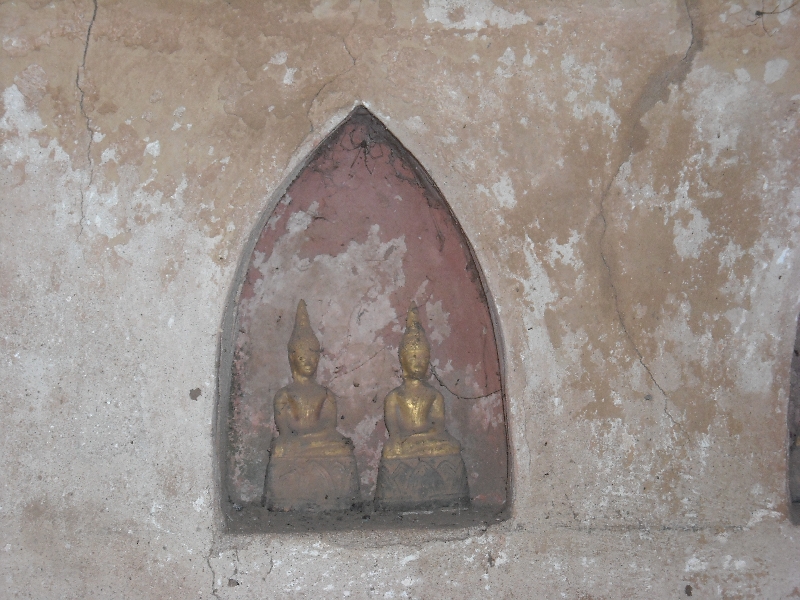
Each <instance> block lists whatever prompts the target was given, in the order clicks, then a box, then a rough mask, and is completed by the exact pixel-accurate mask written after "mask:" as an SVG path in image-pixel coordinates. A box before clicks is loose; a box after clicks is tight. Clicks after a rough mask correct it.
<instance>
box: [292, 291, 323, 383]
mask: <svg viewBox="0 0 800 600" xmlns="http://www.w3.org/2000/svg"><path fill="white" fill-rule="evenodd" d="M320 350H321V348H320V345H319V340H318V339H317V336H316V335H314V330H313V329H311V322H310V321H309V318H308V309H306V303H305V300H300V302H298V303H297V315H296V316H295V318H294V329H293V330H292V337H290V338H289V365H290V366H291V368H292V376H294V377H295V378H296V377H297V376H298V375H300V376H303V377H312V376H313V375H314V373H316V372H317V365H318V364H319V353H320Z"/></svg>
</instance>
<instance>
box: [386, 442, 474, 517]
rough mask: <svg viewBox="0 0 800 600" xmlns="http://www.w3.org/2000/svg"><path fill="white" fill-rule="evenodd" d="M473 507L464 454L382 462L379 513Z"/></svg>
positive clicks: (392, 459) (394, 459)
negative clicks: (470, 505) (470, 504)
mask: <svg viewBox="0 0 800 600" xmlns="http://www.w3.org/2000/svg"><path fill="white" fill-rule="evenodd" d="M468 505H469V487H468V485H467V470H466V468H465V467H464V460H463V459H462V458H461V454H448V455H445V456H420V457H413V458H382V459H381V464H380V467H379V468H378V482H377V487H376V489H375V507H376V508H377V509H379V510H425V509H430V508H438V507H445V506H463V507H466V506H468Z"/></svg>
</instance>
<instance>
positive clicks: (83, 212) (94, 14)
mask: <svg viewBox="0 0 800 600" xmlns="http://www.w3.org/2000/svg"><path fill="white" fill-rule="evenodd" d="M93 3H94V8H93V10H92V19H91V20H90V21H89V27H88V28H87V29H86V42H85V43H84V45H83V59H82V61H81V64H80V66H79V67H78V72H77V73H76V74H75V87H76V88H78V92H80V99H79V100H78V104H79V106H80V111H81V115H82V116H83V118H84V119H85V120H86V131H87V133H88V134H89V142H88V144H87V145H86V160H87V161H88V162H89V182H88V183H87V185H86V189H85V190H84V189H83V188H81V190H80V192H81V219H80V228H79V229H78V237H77V239H76V241H80V239H81V236H82V235H83V222H84V221H85V220H86V194H87V193H88V192H89V188H90V187H91V186H92V182H93V181H94V163H93V162H92V142H93V141H94V131H93V130H92V126H91V121H90V119H89V115H87V114H86V109H85V107H84V104H83V101H84V99H85V98H86V92H85V91H84V89H83V88H82V87H81V75H82V74H83V73H84V72H85V71H86V54H87V53H88V52H89V39H90V38H91V35H92V27H94V22H95V19H97V0H93Z"/></svg>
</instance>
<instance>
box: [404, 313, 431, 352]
mask: <svg viewBox="0 0 800 600" xmlns="http://www.w3.org/2000/svg"><path fill="white" fill-rule="evenodd" d="M419 347H424V348H427V350H428V352H430V350H431V345H430V343H429V342H428V336H426V335H425V330H424V329H423V328H422V324H421V323H420V322H419V309H418V308H417V305H416V303H414V302H412V303H411V306H409V307H408V314H407V315H406V330H405V331H404V332H403V339H402V340H401V342H400V349H399V350H400V354H401V355H402V354H403V352H404V351H407V350H413V349H416V348H419Z"/></svg>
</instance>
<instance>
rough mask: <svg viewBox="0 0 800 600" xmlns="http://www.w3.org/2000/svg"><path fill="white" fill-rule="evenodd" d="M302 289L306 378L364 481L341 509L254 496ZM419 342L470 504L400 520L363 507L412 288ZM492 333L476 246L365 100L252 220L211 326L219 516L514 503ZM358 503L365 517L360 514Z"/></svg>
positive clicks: (286, 520)
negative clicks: (333, 407)
mask: <svg viewBox="0 0 800 600" xmlns="http://www.w3.org/2000/svg"><path fill="white" fill-rule="evenodd" d="M300 299H304V300H305V302H306V303H307V306H308V313H309V316H310V322H311V325H312V328H313V329H314V331H315V332H316V335H317V337H318V338H319V340H320V342H321V345H322V353H321V357H320V363H319V368H318V371H317V381H318V382H319V383H320V384H322V385H324V386H327V387H328V388H329V389H330V390H331V391H332V392H333V393H334V394H335V395H336V398H337V408H338V414H337V424H338V431H339V432H341V433H342V434H344V435H345V436H347V437H349V438H351V439H352V441H353V444H354V448H355V457H356V461H357V464H358V473H359V483H360V492H359V497H358V502H357V503H356V504H355V506H354V508H353V509H352V510H350V511H347V512H346V513H345V514H337V515H331V514H316V513H301V512H294V511H290V512H286V513H280V512H273V511H269V510H267V509H266V508H264V507H263V506H262V500H263V497H264V480H265V473H266V470H267V465H268V463H269V460H270V457H269V451H270V443H271V440H272V438H273V437H274V436H275V435H276V427H275V423H274V418H273V417H274V415H273V398H274V396H275V393H276V392H277V391H278V389H280V388H281V387H283V386H285V385H287V384H288V383H289V382H290V381H291V371H290V368H289V363H288V359H287V342H288V340H289V337H290V335H291V332H292V327H293V323H294V317H295V309H296V306H297V303H298V301H299V300H300ZM412 301H413V302H415V303H416V304H417V305H418V306H419V313H420V320H421V322H422V325H423V327H424V328H425V330H426V332H427V336H428V339H429V341H430V345H431V376H430V380H429V381H430V383H431V384H432V385H433V386H434V387H435V388H436V389H438V390H439V391H440V392H441V393H442V395H443V397H444V399H445V413H446V428H447V430H448V431H449V432H450V434H452V435H453V436H454V437H455V438H456V439H457V440H459V442H460V443H461V447H462V451H461V454H462V456H463V459H464V463H465V466H466V471H467V479H468V483H469V498H470V502H469V508H467V509H463V508H462V509H459V510H437V511H424V513H419V514H416V515H414V516H413V517H408V516H406V518H403V519H402V520H399V519H398V518H397V515H396V514H391V513H386V512H382V511H375V510H374V507H373V502H372V500H373V497H374V493H375V486H376V478H377V473H378V465H379V461H380V456H381V448H382V447H383V445H384V443H385V441H386V439H387V437H388V435H387V432H386V427H385V424H384V420H383V404H384V397H385V396H386V394H387V393H388V392H389V391H390V390H392V389H393V388H395V387H396V386H398V385H399V384H400V383H401V381H402V379H401V369H400V364H399V360H398V346H399V343H400V339H401V336H402V333H403V329H404V323H405V318H406V311H407V308H408V306H409V304H410V302H412ZM502 360H503V353H502V341H501V337H500V335H499V329H498V326H497V324H496V313H495V311H494V307H493V304H492V300H491V295H490V294H489V292H488V289H487V286H486V283H485V279H484V277H483V275H482V272H481V269H480V266H479V264H478V261H477V259H476V257H475V254H474V251H473V249H472V247H471V245H470V243H469V240H468V239H467V237H466V235H465V234H464V232H463V230H462V229H461V227H460V225H459V223H458V220H457V218H456V217H455V215H454V214H453V212H452V210H451V208H450V206H449V205H448V204H447V202H446V200H445V199H444V196H443V195H442V193H441V191H440V190H439V189H438V187H437V186H436V184H435V183H434V181H433V180H432V178H431V177H430V176H429V175H428V173H427V172H426V171H425V169H424V168H423V167H422V165H421V164H420V163H419V162H418V161H417V160H416V159H415V158H414V156H413V155H412V154H411V153H410V152H409V151H408V150H406V149H405V148H404V147H403V145H402V144H401V143H400V142H399V141H398V140H397V138H396V137H395V136H394V135H393V134H392V133H391V132H390V131H389V130H388V129H387V128H386V127H385V126H384V125H383V123H381V122H380V121H379V120H378V119H377V118H376V117H375V116H373V115H372V113H370V112H369V111H368V110H367V109H366V108H365V107H363V106H358V107H356V108H355V109H354V110H353V111H352V112H351V113H350V114H349V115H348V116H347V117H346V118H345V119H344V120H343V121H342V122H341V123H340V124H339V125H338V126H337V127H336V128H335V129H334V130H333V131H332V132H331V133H330V134H329V135H328V136H327V137H326V138H325V139H324V140H323V142H322V143H321V144H320V145H319V146H318V147H317V148H316V149H315V150H314V151H313V152H311V153H310V155H309V156H308V158H307V159H306V160H305V161H304V163H303V166H302V168H300V169H299V170H298V171H297V173H296V174H295V175H294V177H293V178H292V179H291V181H290V182H289V183H288V184H287V185H286V186H284V188H283V189H282V191H281V192H279V193H278V194H277V197H276V198H274V199H273V201H272V202H271V203H270V206H269V207H268V208H267V210H266V211H265V214H264V217H263V218H262V219H261V220H260V222H259V223H258V225H257V226H256V227H255V229H254V232H253V234H252V236H251V239H250V242H249V243H248V244H247V245H246V247H245V249H244V252H243V256H242V258H241V260H240V264H239V268H238V271H237V276H236V279H235V281H234V284H233V286H232V290H231V293H230V297H229V302H228V306H227V307H226V311H225V316H224V320H223V326H222V336H221V341H220V351H219V373H218V382H219V388H218V410H217V423H216V428H215V437H216V450H217V476H218V486H219V487H218V489H219V491H220V508H221V509H222V513H223V516H224V521H225V529H226V530H228V531H234V532H236V531H242V532H255V531H281V530H291V531H297V530H298V528H300V529H303V528H307V529H331V528H333V529H339V528H342V529H349V528H359V529H364V528H367V529H374V528H381V527H397V526H398V523H399V522H400V521H402V526H412V527H420V526H423V527H424V526H442V525H451V526H468V525H471V524H475V523H478V522H487V521H495V520H501V519H503V518H505V517H506V515H507V514H508V512H509V508H510V490H511V487H510V480H511V478H510V461H509V456H508V432H507V411H506V407H505V396H504V391H503V390H504V388H503V383H504V381H503V379H504V374H503V362H502ZM366 515H369V517H370V518H369V519H365V518H364V517H365V516H366Z"/></svg>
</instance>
